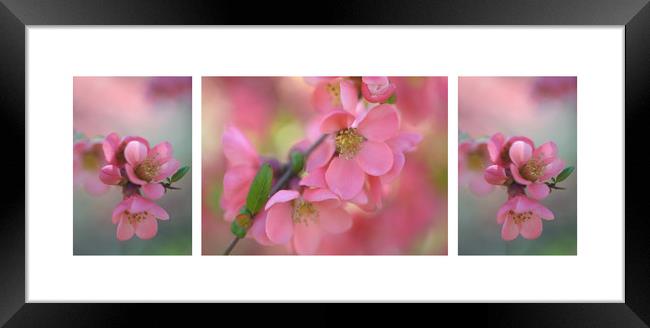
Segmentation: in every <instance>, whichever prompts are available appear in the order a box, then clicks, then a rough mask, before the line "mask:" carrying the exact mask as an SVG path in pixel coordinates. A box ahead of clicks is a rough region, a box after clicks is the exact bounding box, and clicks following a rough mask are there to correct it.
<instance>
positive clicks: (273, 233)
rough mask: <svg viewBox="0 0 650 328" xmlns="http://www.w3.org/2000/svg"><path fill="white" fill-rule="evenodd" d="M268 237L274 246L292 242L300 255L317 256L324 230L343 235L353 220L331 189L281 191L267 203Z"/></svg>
mask: <svg viewBox="0 0 650 328" xmlns="http://www.w3.org/2000/svg"><path fill="white" fill-rule="evenodd" d="M265 210H266V211H267V216H266V235H267V236H268V239H269V240H270V241H271V242H273V243H274V244H287V243H290V245H291V246H292V248H293V249H294V250H295V251H296V253H298V254H313V253H315V252H316V250H317V249H318V245H319V243H320V239H321V234H322V233H323V232H322V230H323V231H325V232H329V233H334V234H338V233H342V232H345V231H347V230H348V229H350V227H351V226H352V218H351V217H350V215H349V214H348V213H347V212H346V211H345V210H344V209H343V208H342V207H341V202H340V200H339V198H338V197H337V196H336V195H335V194H334V193H332V192H330V191H329V190H327V189H307V190H304V191H303V193H302V195H301V194H300V193H299V192H298V191H295V190H280V191H278V192H277V193H275V194H274V195H273V196H272V197H271V198H270V199H269V201H268V202H267V203H266V207H265Z"/></svg>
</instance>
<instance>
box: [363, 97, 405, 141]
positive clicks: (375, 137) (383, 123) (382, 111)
mask: <svg viewBox="0 0 650 328" xmlns="http://www.w3.org/2000/svg"><path fill="white" fill-rule="evenodd" d="M358 129H359V132H360V133H361V134H362V135H363V136H364V137H366V138H368V139H369V140H372V141H385V140H388V139H390V138H392V137H394V136H396V135H397V133H398V132H399V115H398V113H397V109H395V107H393V106H391V105H386V104H384V105H379V106H376V107H373V108H371V109H370V110H369V111H368V114H366V116H365V117H364V118H363V120H361V122H359V125H358Z"/></svg>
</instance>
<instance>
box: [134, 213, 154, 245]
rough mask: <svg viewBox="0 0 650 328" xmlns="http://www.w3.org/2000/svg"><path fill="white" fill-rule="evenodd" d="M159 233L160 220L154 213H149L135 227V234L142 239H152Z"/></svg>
mask: <svg viewBox="0 0 650 328" xmlns="http://www.w3.org/2000/svg"><path fill="white" fill-rule="evenodd" d="M157 233H158V221H156V218H154V217H153V215H147V216H146V217H145V218H144V219H142V221H140V222H138V225H137V226H136V228H135V234H136V235H137V236H138V238H140V239H144V240H147V239H151V238H153V237H155V236H156V234H157Z"/></svg>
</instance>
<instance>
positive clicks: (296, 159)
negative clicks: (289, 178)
mask: <svg viewBox="0 0 650 328" xmlns="http://www.w3.org/2000/svg"><path fill="white" fill-rule="evenodd" d="M304 167H305V155H304V154H303V153H302V152H299V151H294V152H292V153H291V170H292V171H293V173H294V174H299V173H300V172H301V171H302V169H303V168H304Z"/></svg>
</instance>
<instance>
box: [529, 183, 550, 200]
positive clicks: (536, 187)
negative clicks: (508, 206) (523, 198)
mask: <svg viewBox="0 0 650 328" xmlns="http://www.w3.org/2000/svg"><path fill="white" fill-rule="evenodd" d="M550 192H551V188H549V187H548V186H547V185H546V184H545V183H531V184H530V185H528V196H530V197H531V198H533V199H537V200H540V199H544V198H546V197H547V196H548V194H549V193H550Z"/></svg>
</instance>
